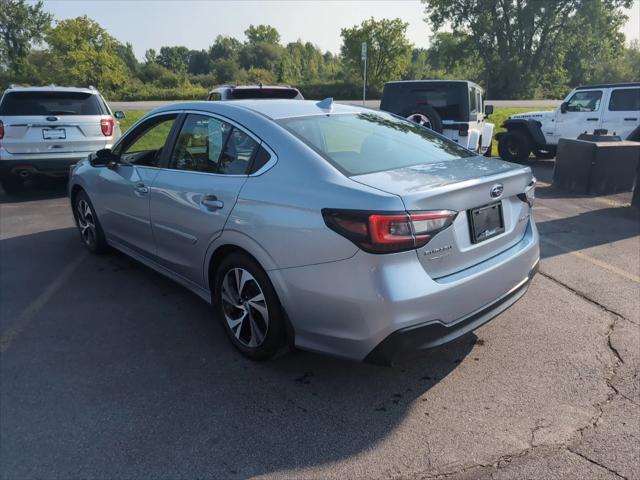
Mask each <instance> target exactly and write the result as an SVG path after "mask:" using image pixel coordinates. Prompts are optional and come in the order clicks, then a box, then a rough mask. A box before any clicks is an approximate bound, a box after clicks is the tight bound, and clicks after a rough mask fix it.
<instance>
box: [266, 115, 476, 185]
mask: <svg viewBox="0 0 640 480" xmlns="http://www.w3.org/2000/svg"><path fill="white" fill-rule="evenodd" d="M278 123H279V124H280V125H282V126H283V127H285V128H287V129H288V130H289V131H290V132H292V133H293V134H294V135H296V136H297V137H299V138H300V139H301V140H302V141H304V142H305V143H306V144H307V145H309V146H310V147H311V148H313V149H314V150H315V151H316V152H318V153H319V154H320V155H322V156H323V157H324V158H325V159H326V160H327V161H329V163H331V164H332V165H334V166H335V167H336V168H338V169H339V170H340V171H342V172H343V173H344V174H345V175H361V174H366V173H373V172H379V171H385V170H393V169H396V168H401V167H408V166H411V165H420V164H432V163H441V162H443V161H447V160H452V159H455V158H462V157H471V156H474V153H472V152H470V151H469V150H466V149H464V148H462V147H460V146H458V145H456V144H455V143H454V142H452V141H450V140H447V139H445V138H443V137H441V136H439V135H437V134H434V133H433V132H431V131H430V130H428V129H426V128H423V127H421V126H419V125H416V124H415V123H413V122H410V121H408V120H404V119H400V118H398V117H394V116H392V115H389V114H387V113H383V112H376V113H368V112H367V113H357V114H355V113H354V114H333V115H331V114H330V115H314V116H308V117H294V118H287V119H282V120H279V121H278Z"/></svg>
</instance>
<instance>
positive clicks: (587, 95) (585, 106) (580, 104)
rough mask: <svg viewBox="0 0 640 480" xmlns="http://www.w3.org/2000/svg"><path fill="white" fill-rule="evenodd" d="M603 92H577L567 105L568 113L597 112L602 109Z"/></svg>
mask: <svg viewBox="0 0 640 480" xmlns="http://www.w3.org/2000/svg"><path fill="white" fill-rule="evenodd" d="M601 99H602V92H601V91H600V90H593V91H590V92H576V93H574V94H573V97H571V99H570V100H569V102H568V104H567V111H568V112H595V111H596V110H598V109H599V108H600V100H601Z"/></svg>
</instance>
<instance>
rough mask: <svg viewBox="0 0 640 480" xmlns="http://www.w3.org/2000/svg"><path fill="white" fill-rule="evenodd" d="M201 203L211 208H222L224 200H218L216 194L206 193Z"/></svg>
mask: <svg viewBox="0 0 640 480" xmlns="http://www.w3.org/2000/svg"><path fill="white" fill-rule="evenodd" d="M200 203H202V205H204V206H205V207H207V209H209V210H220V209H221V208H223V207H224V202H223V201H222V200H218V197H216V196H215V195H205V196H204V197H202V200H201V201H200Z"/></svg>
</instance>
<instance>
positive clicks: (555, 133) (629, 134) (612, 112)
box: [496, 82, 640, 162]
mask: <svg viewBox="0 0 640 480" xmlns="http://www.w3.org/2000/svg"><path fill="white" fill-rule="evenodd" d="M502 126H503V127H504V128H506V130H507V131H506V132H504V133H500V134H497V135H496V138H497V140H498V152H499V153H500V157H501V158H502V159H503V160H508V161H510V162H523V161H526V160H527V159H528V158H529V154H530V153H533V154H534V155H535V156H536V157H537V158H553V157H554V156H555V154H556V147H557V145H558V140H560V139H561V138H577V137H578V136H579V135H580V134H582V133H585V132H586V133H594V131H600V133H603V134H604V133H605V131H606V134H608V135H617V136H619V137H620V138H622V139H623V140H636V141H640V82H635V83H618V84H608V85H588V86H584V87H578V88H576V89H574V90H573V91H572V92H571V93H570V94H569V95H568V96H567V97H566V98H565V100H564V101H563V102H562V104H561V105H560V108H559V109H557V110H547V111H540V112H527V113H520V114H517V115H512V116H511V117H509V119H508V120H507V121H506V122H504V123H503V125H502Z"/></svg>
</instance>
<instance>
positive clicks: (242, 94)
mask: <svg viewBox="0 0 640 480" xmlns="http://www.w3.org/2000/svg"><path fill="white" fill-rule="evenodd" d="M229 96H230V98H233V99H234V100H243V99H251V98H258V99H260V98H284V99H292V98H296V97H297V96H298V91H297V90H296V89H294V88H237V89H235V90H232V91H231V93H230V95H229Z"/></svg>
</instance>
